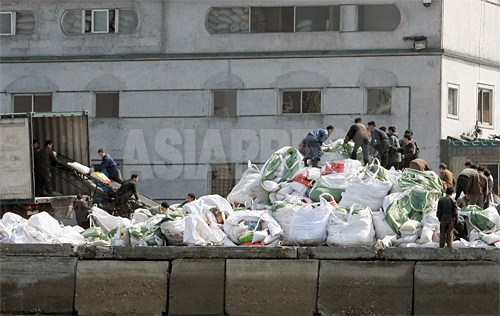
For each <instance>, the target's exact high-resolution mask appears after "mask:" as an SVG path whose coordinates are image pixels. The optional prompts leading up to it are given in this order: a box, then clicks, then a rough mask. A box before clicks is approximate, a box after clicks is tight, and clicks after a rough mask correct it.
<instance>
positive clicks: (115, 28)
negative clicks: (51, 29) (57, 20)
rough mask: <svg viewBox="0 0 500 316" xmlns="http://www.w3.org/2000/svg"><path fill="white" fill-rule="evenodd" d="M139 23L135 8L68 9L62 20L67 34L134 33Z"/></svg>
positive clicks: (62, 25)
mask: <svg viewBox="0 0 500 316" xmlns="http://www.w3.org/2000/svg"><path fill="white" fill-rule="evenodd" d="M137 25H138V18H137V14H136V13H135V11H133V10H126V9H124V10H122V9H95V10H67V11H66V12H64V15H63V17H62V20H61V27H62V29H63V31H64V32H65V33H66V34H96V33H132V32H134V31H135V29H136V28H137Z"/></svg>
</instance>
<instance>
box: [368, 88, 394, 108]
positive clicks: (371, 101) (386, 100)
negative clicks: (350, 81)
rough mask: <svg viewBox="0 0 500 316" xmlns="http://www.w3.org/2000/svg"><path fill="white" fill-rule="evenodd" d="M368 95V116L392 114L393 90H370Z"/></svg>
mask: <svg viewBox="0 0 500 316" xmlns="http://www.w3.org/2000/svg"><path fill="white" fill-rule="evenodd" d="M366 94H367V97H366V114H391V107H392V89H391V88H368V89H366Z"/></svg>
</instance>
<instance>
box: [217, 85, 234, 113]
mask: <svg viewBox="0 0 500 316" xmlns="http://www.w3.org/2000/svg"><path fill="white" fill-rule="evenodd" d="M212 96H213V99H212V105H213V108H212V109H213V112H212V113H213V116H217V117H229V116H236V90H213V92H212Z"/></svg>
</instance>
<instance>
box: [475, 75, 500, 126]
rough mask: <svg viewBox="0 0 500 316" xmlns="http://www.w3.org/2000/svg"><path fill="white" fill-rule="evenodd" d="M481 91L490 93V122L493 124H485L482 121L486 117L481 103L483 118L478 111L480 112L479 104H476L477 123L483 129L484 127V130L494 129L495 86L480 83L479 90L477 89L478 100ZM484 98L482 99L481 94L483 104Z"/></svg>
mask: <svg viewBox="0 0 500 316" xmlns="http://www.w3.org/2000/svg"><path fill="white" fill-rule="evenodd" d="M481 90H488V91H490V104H489V105H490V107H489V110H490V120H491V122H486V123H485V122H483V121H482V119H483V117H484V113H483V112H484V105H483V104H482V103H481V118H479V117H478V115H477V114H478V111H479V109H478V108H479V104H478V103H476V111H475V112H476V122H478V125H479V126H481V127H484V128H489V129H493V128H494V126H493V122H494V117H495V116H494V114H495V113H494V106H493V105H494V104H495V102H494V98H495V96H494V91H495V86H494V85H488V84H484V83H478V84H477V89H476V98H477V97H478V94H479V92H480V91H481ZM482 100H483V98H482V94H481V102H482ZM478 101H479V100H476V102H478Z"/></svg>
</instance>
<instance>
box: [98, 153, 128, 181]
mask: <svg viewBox="0 0 500 316" xmlns="http://www.w3.org/2000/svg"><path fill="white" fill-rule="evenodd" d="M97 153H98V154H99V157H101V158H102V162H101V164H100V165H99V166H96V167H95V168H94V170H95V171H101V170H106V172H107V173H108V176H109V178H110V179H111V180H114V181H116V182H118V183H122V182H123V179H122V176H121V174H120V168H118V165H117V164H116V162H115V161H114V160H113V158H111V156H110V155H108V154H106V153H105V152H104V149H102V148H100V149H99V150H98V151H97Z"/></svg>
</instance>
